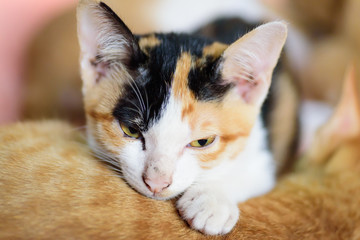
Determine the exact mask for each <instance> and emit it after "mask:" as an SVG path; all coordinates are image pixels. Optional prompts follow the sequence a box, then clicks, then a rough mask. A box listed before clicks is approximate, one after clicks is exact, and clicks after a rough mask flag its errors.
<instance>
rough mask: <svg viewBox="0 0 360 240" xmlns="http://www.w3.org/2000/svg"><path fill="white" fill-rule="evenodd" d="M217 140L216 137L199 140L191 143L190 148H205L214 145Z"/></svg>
mask: <svg viewBox="0 0 360 240" xmlns="http://www.w3.org/2000/svg"><path fill="white" fill-rule="evenodd" d="M215 139H216V135H213V136H210V137H208V138H202V139H198V140H195V141H192V142H191V143H189V146H190V147H193V148H203V147H206V146H209V145H210V144H212V143H213V142H214V141H215Z"/></svg>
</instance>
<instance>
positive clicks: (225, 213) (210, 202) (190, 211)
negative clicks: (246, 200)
mask: <svg viewBox="0 0 360 240" xmlns="http://www.w3.org/2000/svg"><path fill="white" fill-rule="evenodd" d="M177 208H178V210H179V212H180V214H181V215H182V217H183V218H184V219H185V220H186V221H187V222H188V223H189V224H190V225H191V227H192V228H194V229H196V230H199V231H200V232H203V233H205V234H209V235H217V234H226V233H228V232H230V231H231V229H232V228H233V227H234V226H235V224H236V222H237V220H238V218H239V209H238V207H237V205H236V204H235V203H233V202H231V201H230V200H229V199H227V198H226V197H225V196H223V195H222V194H221V193H218V192H211V191H204V190H200V189H199V188H194V187H193V188H190V189H188V190H187V191H186V192H185V193H184V195H183V196H182V197H181V198H180V199H179V200H178V202H177Z"/></svg>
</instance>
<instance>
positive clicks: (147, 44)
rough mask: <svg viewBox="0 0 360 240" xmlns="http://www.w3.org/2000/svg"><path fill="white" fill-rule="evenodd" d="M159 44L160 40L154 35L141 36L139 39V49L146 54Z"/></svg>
mask: <svg viewBox="0 0 360 240" xmlns="http://www.w3.org/2000/svg"><path fill="white" fill-rule="evenodd" d="M160 44H161V40H160V39H159V38H157V37H156V36H155V34H151V35H147V36H142V37H141V38H140V39H139V46H140V49H141V50H142V51H143V52H144V53H145V54H146V55H149V54H150V50H151V49H152V48H155V47H157V46H159V45H160Z"/></svg>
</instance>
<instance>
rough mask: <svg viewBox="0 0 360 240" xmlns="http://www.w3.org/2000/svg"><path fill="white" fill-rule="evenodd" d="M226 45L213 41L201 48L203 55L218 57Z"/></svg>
mask: <svg viewBox="0 0 360 240" xmlns="http://www.w3.org/2000/svg"><path fill="white" fill-rule="evenodd" d="M227 47H228V45H226V44H223V43H219V42H214V43H212V44H210V45H208V46H206V47H204V48H203V55H204V56H205V57H206V56H213V57H214V58H218V57H220V56H221V54H222V53H223V52H224V51H225V49H226V48H227Z"/></svg>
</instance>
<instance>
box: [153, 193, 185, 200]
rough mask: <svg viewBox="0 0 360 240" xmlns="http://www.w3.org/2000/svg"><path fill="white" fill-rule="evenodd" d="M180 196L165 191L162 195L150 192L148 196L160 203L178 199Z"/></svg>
mask: <svg viewBox="0 0 360 240" xmlns="http://www.w3.org/2000/svg"><path fill="white" fill-rule="evenodd" d="M177 195H179V194H175V193H173V192H170V191H163V192H160V193H153V192H150V191H149V194H147V196H148V197H150V198H152V199H155V200H160V201H166V200H169V199H171V198H174V197H176V196H177Z"/></svg>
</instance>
